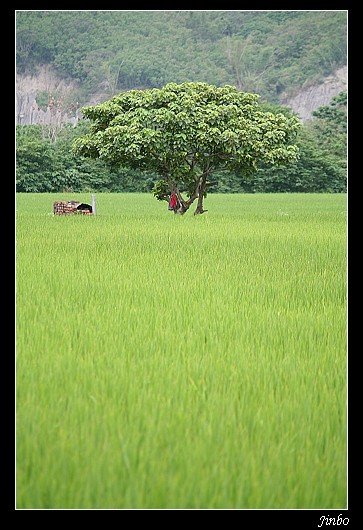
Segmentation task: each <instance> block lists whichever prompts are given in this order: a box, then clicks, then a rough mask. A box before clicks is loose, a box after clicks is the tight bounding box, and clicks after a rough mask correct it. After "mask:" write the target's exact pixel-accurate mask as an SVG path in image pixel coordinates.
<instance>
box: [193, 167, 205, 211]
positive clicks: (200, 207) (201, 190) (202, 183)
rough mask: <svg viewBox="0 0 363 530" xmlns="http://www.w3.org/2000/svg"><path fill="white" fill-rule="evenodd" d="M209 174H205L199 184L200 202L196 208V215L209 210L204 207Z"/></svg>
mask: <svg viewBox="0 0 363 530" xmlns="http://www.w3.org/2000/svg"><path fill="white" fill-rule="evenodd" d="M207 177H208V174H206V175H204V176H203V178H202V179H201V181H200V183H199V186H198V203H197V207H196V209H195V212H194V215H200V214H202V213H204V212H207V211H208V210H204V209H203V199H204V192H205V187H206V181H207Z"/></svg>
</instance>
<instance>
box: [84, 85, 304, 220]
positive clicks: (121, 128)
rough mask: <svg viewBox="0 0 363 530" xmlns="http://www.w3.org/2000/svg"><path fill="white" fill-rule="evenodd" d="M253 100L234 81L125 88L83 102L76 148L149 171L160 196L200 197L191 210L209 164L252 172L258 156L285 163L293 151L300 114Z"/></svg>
mask: <svg viewBox="0 0 363 530" xmlns="http://www.w3.org/2000/svg"><path fill="white" fill-rule="evenodd" d="M258 99H259V96H258V95H257V94H250V93H246V92H240V91H238V90H237V88H236V87H233V86H229V85H227V86H224V87H216V86H213V85H209V84H207V83H201V82H199V83H181V84H176V83H168V84H167V85H165V86H164V87H163V88H161V89H150V90H130V91H128V92H124V93H121V94H119V95H117V96H115V97H113V98H112V99H111V100H109V101H107V102H105V103H102V104H100V105H96V106H88V107H84V108H83V109H82V111H83V114H84V116H85V117H86V118H88V119H90V120H91V121H92V127H91V132H90V133H89V134H86V135H85V136H83V137H81V138H78V139H76V140H75V142H74V149H75V152H76V153H78V154H80V155H83V156H86V157H91V158H100V159H101V160H104V161H105V162H107V163H109V164H110V165H128V166H130V167H134V168H141V169H145V170H152V171H155V172H156V173H157V174H158V175H160V178H161V182H160V183H159V187H158V189H157V193H156V195H157V197H158V198H159V199H163V198H167V197H168V195H169V194H170V193H176V195H177V196H178V200H179V203H180V213H184V212H185V211H186V210H187V209H188V208H189V207H190V206H191V204H192V203H193V202H194V200H195V199H197V198H198V206H197V209H196V212H195V213H203V211H204V210H203V205H202V202H203V197H204V196H205V193H206V190H207V187H208V177H209V176H210V175H211V174H212V173H213V172H214V171H216V170H218V169H228V170H234V171H237V170H238V171H242V172H243V173H245V174H250V173H253V172H254V171H256V170H257V168H258V164H259V163H265V164H273V165H284V164H287V163H289V162H292V161H294V160H296V158H297V154H298V149H297V147H296V145H294V139H295V137H296V133H297V131H298V129H299V127H300V123H299V120H298V119H297V118H296V117H295V116H285V115H283V114H281V113H275V114H274V113H272V112H267V111H265V110H263V108H262V107H261V106H260V105H259V102H258ZM182 192H186V194H187V197H188V198H187V199H186V198H184V197H183V196H182Z"/></svg>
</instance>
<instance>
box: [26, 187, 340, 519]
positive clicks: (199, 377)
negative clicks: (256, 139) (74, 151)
mask: <svg viewBox="0 0 363 530" xmlns="http://www.w3.org/2000/svg"><path fill="white" fill-rule="evenodd" d="M57 199H79V200H81V201H85V202H90V195H89V194H72V193H70V194H69V193H68V194H56V195H52V194H17V205H16V206H17V220H16V264H17V271H16V322H17V334H16V344H17V349H16V394H17V396H16V409H17V430H16V471H17V476H16V507H17V508H18V509H24V508H45V509H46V508H103V509H107V508H114V509H117V508H119V509H122V508H133V509H140V508H150V509H152V508H159V509H165V508H169V509H170V508H176V509H177V508H181V509H183V508H184V509H206V508H212V509H219V508H234V509H248V508H255V509H260V508H301V509H302V508H304V509H309V508H310V509H311V508H317V509H318V508H319V509H343V508H346V507H347V439H346V438H347V436H346V421H347V411H346V407H347V402H346V394H347V392H346V390H347V388H346V387H347V380H346V376H347V373H346V368H347V352H346V327H347V310H346V294H347V293H346V288H347V286H346V283H347V280H346V207H347V205H346V195H344V194H255V195H252V194H246V195H237V194H235V195H209V196H208V197H207V199H206V201H205V207H206V208H207V209H208V210H209V211H208V212H207V213H206V214H204V215H202V216H193V213H192V211H190V212H188V213H187V214H186V215H185V216H178V215H174V214H173V213H172V212H169V211H168V209H167V203H166V202H163V203H161V202H158V201H157V200H156V199H155V198H154V197H153V196H152V195H151V194H150V195H148V194H97V195H96V199H97V215H96V216H82V215H77V216H53V214H52V204H53V201H54V200H57Z"/></svg>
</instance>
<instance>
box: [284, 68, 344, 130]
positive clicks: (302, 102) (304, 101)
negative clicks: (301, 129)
mask: <svg viewBox="0 0 363 530" xmlns="http://www.w3.org/2000/svg"><path fill="white" fill-rule="evenodd" d="M347 85H348V83H347V67H346V66H343V67H342V68H339V69H338V70H336V71H335V72H334V74H333V75H330V76H329V77H326V78H325V80H324V82H323V83H320V84H318V85H313V86H310V87H307V88H304V89H302V90H301V91H300V92H299V93H298V94H297V95H296V96H294V97H290V98H288V97H286V96H285V97H283V98H282V99H281V103H282V104H283V105H287V106H288V107H291V108H292V109H293V110H294V111H295V112H296V113H297V114H298V115H299V116H300V118H301V120H302V121H307V120H309V119H310V118H311V115H312V112H313V111H314V110H316V109H317V108H318V107H321V105H328V104H329V103H330V101H331V99H332V98H333V97H334V96H336V95H337V94H339V92H342V91H343V90H344V91H345V90H347Z"/></svg>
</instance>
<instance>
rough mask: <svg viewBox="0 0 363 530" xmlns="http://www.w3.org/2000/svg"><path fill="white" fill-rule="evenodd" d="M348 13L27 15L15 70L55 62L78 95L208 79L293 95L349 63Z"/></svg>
mask: <svg viewBox="0 0 363 530" xmlns="http://www.w3.org/2000/svg"><path fill="white" fill-rule="evenodd" d="M346 24H347V15H346V12H344V11H327V12H322V11H270V12H263V11H262V12H261V11H255V12H253V11H112V12H107V11H77V12H71V11H68V12H67V11H38V12H37V11H23V12H22V11H20V12H18V13H17V69H18V72H19V73H21V74H29V73H34V72H35V71H36V68H37V66H39V65H44V64H50V65H52V67H54V69H55V70H56V72H57V73H58V74H59V75H60V76H62V77H64V78H70V79H73V80H74V81H76V82H78V85H77V86H78V92H77V94H74V98H75V100H76V99H77V101H79V102H81V103H84V102H86V101H88V100H89V99H90V97H91V96H92V95H94V94H97V93H101V94H103V95H104V96H107V95H113V94H114V93H116V92H117V91H121V90H128V89H130V88H149V87H160V86H162V85H164V84H165V83H167V82H170V81H173V82H176V83H179V82H183V81H206V82H208V83H212V84H215V85H217V86H221V85H223V84H226V83H227V84H233V85H236V86H237V87H238V88H240V89H241V90H244V91H251V92H258V93H259V94H261V96H262V97H264V98H266V99H267V100H269V101H271V102H279V101H280V100H281V98H282V97H286V95H294V94H295V93H296V92H297V91H299V90H301V88H303V87H304V86H307V85H311V84H313V83H317V82H319V81H321V80H322V79H324V77H325V76H327V75H329V74H331V73H332V72H334V71H335V70H336V69H337V68H339V67H341V66H343V65H345V64H346Z"/></svg>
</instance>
